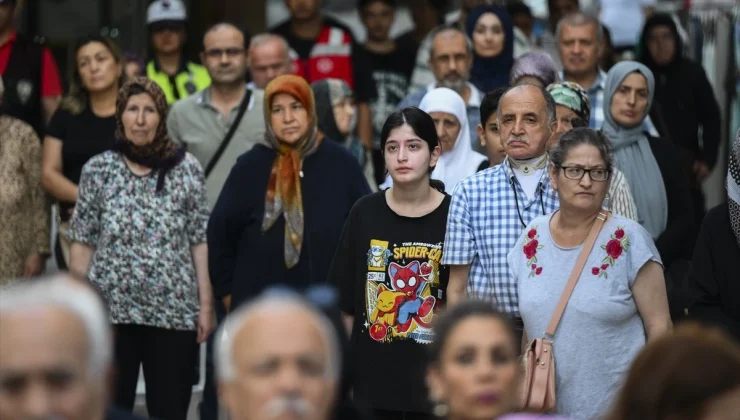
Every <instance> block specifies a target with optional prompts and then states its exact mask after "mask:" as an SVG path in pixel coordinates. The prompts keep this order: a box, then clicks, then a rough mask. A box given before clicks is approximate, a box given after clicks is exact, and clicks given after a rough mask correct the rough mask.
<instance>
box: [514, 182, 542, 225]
mask: <svg viewBox="0 0 740 420" xmlns="http://www.w3.org/2000/svg"><path fill="white" fill-rule="evenodd" d="M509 185H511V190H512V191H514V204H516V214H517V215H518V216H519V221H520V222H522V227H523V228H525V227H527V224H526V223H524V218H523V217H522V212H521V211H520V210H519V195H518V194H517V193H516V186H515V185H514V178H513V177H512V178H509ZM541 186H542V183H539V184H537V189H539V190H541V188H540V187H541ZM536 193H537V190H535V194H536ZM543 195H544V193H543V191H540V207H541V208H542V215H543V216H544V215H545V202H544V200H543V198H542V196H543Z"/></svg>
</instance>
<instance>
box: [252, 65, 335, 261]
mask: <svg viewBox="0 0 740 420" xmlns="http://www.w3.org/2000/svg"><path fill="white" fill-rule="evenodd" d="M279 93H287V94H289V95H291V96H293V97H294V98H296V99H297V100H298V101H299V102H300V103H301V104H302V105H303V107H304V108H305V109H306V111H307V112H308V119H309V123H308V128H307V129H306V132H305V133H304V134H303V137H301V139H300V140H298V141H297V142H296V143H295V144H287V143H284V142H283V141H281V140H280V139H279V138H278V137H277V136H276V135H275V131H274V130H273V128H272V122H271V119H270V115H271V111H272V109H271V107H272V99H273V98H274V97H275V95H277V94H279ZM315 109H316V106H315V103H314V97H313V91H312V90H311V86H309V84H308V83H307V82H306V81H305V80H304V79H303V78H302V77H299V76H293V75H285V76H280V77H278V78H276V79H275V80H273V81H271V82H270V83H269V84H268V85H267V86H266V87H265V102H264V111H265V128H266V130H265V138H266V140H267V144H268V146H269V147H272V148H273V149H275V151H276V152H277V156H276V157H275V161H274V162H273V164H272V171H271V172H270V178H269V181H268V182H267V194H266V196H265V215H264V217H263V218H262V231H263V232H266V231H267V230H269V229H270V228H271V227H272V226H273V225H274V224H275V221H277V219H278V218H279V217H280V216H281V215H282V216H283V217H284V218H285V245H284V247H283V251H284V255H285V266H286V267H288V268H293V267H294V266H295V265H296V264H298V259H299V258H300V256H301V248H302V246H303V232H304V221H303V197H302V195H301V178H302V177H303V172H302V166H303V159H304V158H305V157H306V156H308V155H310V154H312V153H314V152H315V151H316V149H318V147H319V145H320V144H321V140H323V138H324V135H323V134H322V133H321V132H320V131H319V130H318V128H317V127H316V112H315Z"/></svg>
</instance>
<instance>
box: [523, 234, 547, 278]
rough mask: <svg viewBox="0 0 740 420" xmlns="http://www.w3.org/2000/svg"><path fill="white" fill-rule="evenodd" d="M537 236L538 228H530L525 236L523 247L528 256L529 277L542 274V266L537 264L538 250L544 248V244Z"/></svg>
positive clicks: (525, 254)
mask: <svg viewBox="0 0 740 420" xmlns="http://www.w3.org/2000/svg"><path fill="white" fill-rule="evenodd" d="M537 237H538V235H537V228H536V227H534V228H532V229H530V230H529V232H527V237H526V238H524V246H523V247H522V251H523V252H524V256H525V257H527V266H529V268H530V272H529V277H534V276H539V275H540V274H542V267H538V266H537V250H538V249H542V245H540V241H538V240H537Z"/></svg>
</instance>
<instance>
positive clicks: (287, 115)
mask: <svg viewBox="0 0 740 420" xmlns="http://www.w3.org/2000/svg"><path fill="white" fill-rule="evenodd" d="M292 121H293V111H292V110H291V109H290V107H288V108H286V109H285V112H284V113H283V122H285V123H289V122H292Z"/></svg>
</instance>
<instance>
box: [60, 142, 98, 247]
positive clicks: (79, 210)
mask: <svg viewBox="0 0 740 420" xmlns="http://www.w3.org/2000/svg"><path fill="white" fill-rule="evenodd" d="M102 156H105V155H100V157H102ZM105 166H106V162H104V161H102V160H101V159H99V158H93V159H91V160H90V161H88V162H87V163H86V164H85V166H83V167H82V175H80V184H79V187H78V188H79V189H78V193H77V203H76V204H75V207H74V213H73V214H72V219H71V220H70V225H69V231H68V233H67V238H68V239H69V240H70V241H73V242H80V243H83V244H86V245H91V246H96V245H97V243H98V238H99V237H100V218H101V213H102V206H101V201H102V200H101V198H102V197H101V196H100V195H101V187H102V184H103V183H104V182H105Z"/></svg>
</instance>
